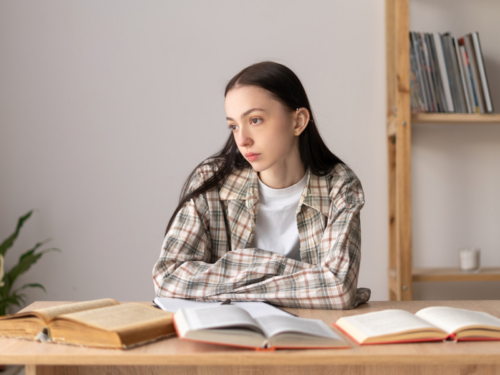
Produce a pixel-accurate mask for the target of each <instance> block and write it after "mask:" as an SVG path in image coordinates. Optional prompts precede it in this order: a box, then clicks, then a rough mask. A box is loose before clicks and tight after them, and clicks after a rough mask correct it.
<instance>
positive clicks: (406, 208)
mask: <svg viewBox="0 0 500 375" xmlns="http://www.w3.org/2000/svg"><path fill="white" fill-rule="evenodd" d="M408 1H409V0H386V58H387V62H386V66H387V72H386V73H387V144H388V171H389V172H388V179H389V181H388V183H389V270H388V277H389V299H390V300H391V301H409V300H411V299H412V262H411V108H410V42H409V33H410V29H409V9H408V7H409V4H408Z"/></svg>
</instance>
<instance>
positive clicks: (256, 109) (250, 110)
mask: <svg viewBox="0 0 500 375" xmlns="http://www.w3.org/2000/svg"><path fill="white" fill-rule="evenodd" d="M253 111H264V112H265V111H266V110H265V109H262V108H252V109H249V110H248V111H246V112H245V113H243V114H242V115H241V118H243V117H245V116H246V115H248V114H249V113H250V112H253ZM226 120H231V121H234V119H232V118H231V117H226Z"/></svg>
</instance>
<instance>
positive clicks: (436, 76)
mask: <svg viewBox="0 0 500 375" xmlns="http://www.w3.org/2000/svg"><path fill="white" fill-rule="evenodd" d="M426 37H427V44H428V45H429V54H430V57H431V71H432V78H433V80H434V84H435V90H436V97H437V102H438V112H446V103H445V101H446V100H445V98H444V92H443V82H442V80H441V75H440V73H439V66H438V62H437V56H436V45H435V44H434V38H433V36H432V34H431V33H428V34H426Z"/></svg>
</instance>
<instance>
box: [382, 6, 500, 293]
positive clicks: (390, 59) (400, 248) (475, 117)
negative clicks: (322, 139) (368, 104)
mask: <svg viewBox="0 0 500 375" xmlns="http://www.w3.org/2000/svg"><path fill="white" fill-rule="evenodd" d="M409 18H410V17H409V0H386V84H387V111H386V116H387V124H386V125H387V156H388V159H387V160H388V187H389V189H388V193H389V200H388V204H389V207H388V208H389V209H388V215H389V217H388V221H389V267H388V281H389V300H391V301H410V300H412V299H413V298H412V295H413V292H412V283H413V282H428V281H432V282H436V281H438V282H439V281H500V268H482V269H481V270H480V271H479V272H478V273H461V272H460V271H459V270H458V268H413V267H412V230H411V227H412V217H411V213H412V210H411V128H412V126H413V125H415V126H418V124H425V123H428V124H449V125H450V126H453V124H465V123H470V124H471V126H473V124H478V123H499V124H500V114H463V113H418V114H412V113H411V108H410V41H409V32H410V29H409V23H410V20H409Z"/></svg>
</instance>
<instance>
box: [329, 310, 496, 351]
mask: <svg viewBox="0 0 500 375" xmlns="http://www.w3.org/2000/svg"><path fill="white" fill-rule="evenodd" d="M334 326H335V327H337V328H339V329H340V330H341V331H343V332H344V333H345V334H347V335H348V336H350V337H351V338H352V339H353V340H354V341H356V342H357V343H358V344H360V345H369V344H391V343H403V342H421V341H441V340H446V339H452V340H455V341H483V340H500V319H499V318H496V317H494V316H492V315H490V314H487V313H485V312H481V311H472V310H465V309H458V308H454V307H427V308H425V309H422V310H419V311H418V312H417V313H416V314H412V313H410V312H408V311H404V310H396V309H391V310H383V311H377V312H372V313H366V314H360V315H353V316H348V317H343V318H340V319H339V320H337V322H336V323H334Z"/></svg>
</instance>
